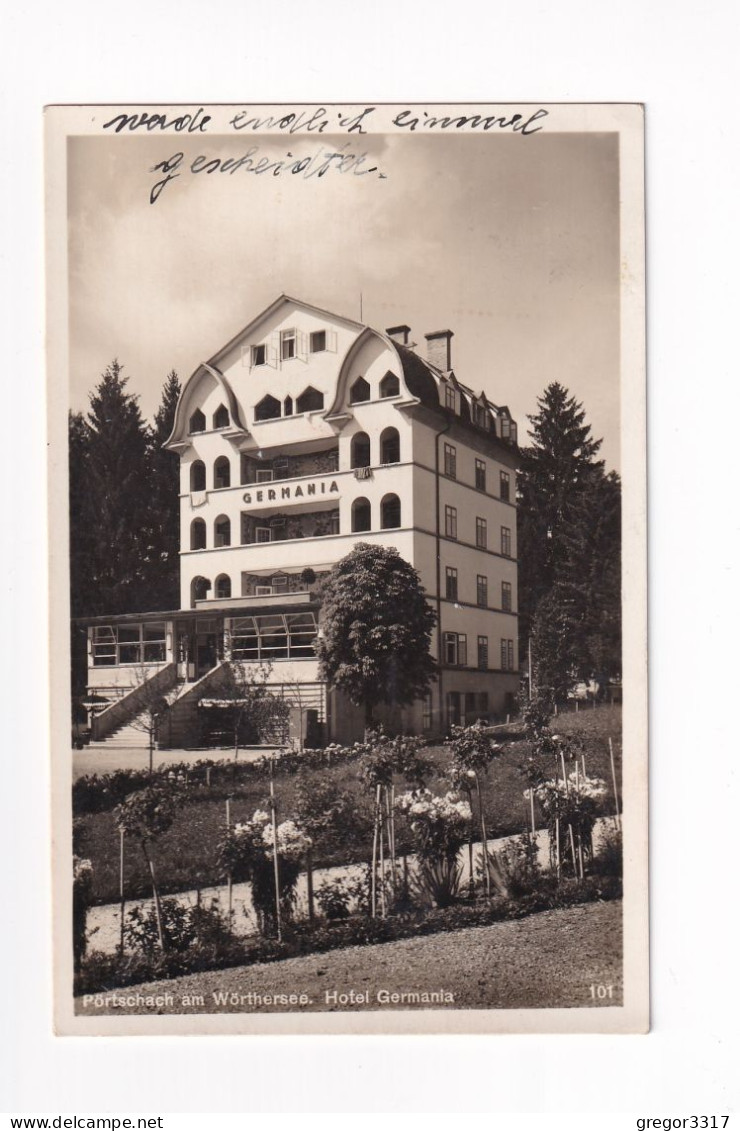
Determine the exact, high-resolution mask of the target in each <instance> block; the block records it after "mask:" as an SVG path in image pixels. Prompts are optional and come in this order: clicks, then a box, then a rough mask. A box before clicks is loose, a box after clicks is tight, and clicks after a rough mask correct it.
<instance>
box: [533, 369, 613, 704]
mask: <svg viewBox="0 0 740 1131" xmlns="http://www.w3.org/2000/svg"><path fill="white" fill-rule="evenodd" d="M537 408H538V411H537V412H536V413H535V414H533V415H532V416H530V417H529V421H530V423H531V425H532V427H531V430H530V433H529V435H530V437H531V439H532V444H531V446H530V447H529V448H525V449H523V450H522V462H521V470H520V474H519V477H518V493H519V516H518V524H519V616H520V620H519V628H520V645H521V649H522V654H523V655H524V654H526V649H527V647H528V645H529V643H530V640H531V643H532V654H533V659H534V666H535V676H536V682H539V684H540V685H542V686H548V687H553V689H554V690H555V693H556V697H557V698H562V697H563V696H564V695H565V694H566V693H567V689H568V686H570V684H571V683H572V680H573V678H574V677H575V676H576V675H577V674H578V675H582V676H590V675H593V674H596V673H597V672H608V673H610V674H611V673H616V672H617V671H618V670H619V650H620V635H619V620H620V527H619V523H620V515H619V503H620V486H619V478H618V477H617V476H615V475H609V476H607V475H605V474H604V464H603V461H602V460H598V459H597V458H596V457H597V455H598V451H599V448H600V447H601V440H595V439H594V438H593V437H592V435H591V428H590V425H589V424H587V423H586V417H585V412H584V409H583V407H582V405H581V404H579V403H578V401H576V399H575V397H572V396H571V395H570V394H569V393H568V391H567V389H564V388H563V387H562V385H559V384H558V383H553V384H551V385H549V386H548V387H547V388H546V389H545V391H544V393H543V395H542V396H541V397H540V398H538V401H537ZM538 669H539V676H538V675H537V672H538Z"/></svg>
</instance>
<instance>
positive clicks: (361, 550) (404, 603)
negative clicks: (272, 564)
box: [316, 542, 436, 725]
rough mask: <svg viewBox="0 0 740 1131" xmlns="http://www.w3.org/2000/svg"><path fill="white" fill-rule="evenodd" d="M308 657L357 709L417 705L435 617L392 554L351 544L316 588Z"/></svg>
mask: <svg viewBox="0 0 740 1131" xmlns="http://www.w3.org/2000/svg"><path fill="white" fill-rule="evenodd" d="M320 598H321V613H320V622H319V627H320V631H319V635H318V638H317V641H316V654H317V656H318V658H319V664H320V670H321V675H322V678H324V679H326V680H328V681H329V683H330V684H331V685H332V686H333V687H336V688H339V689H340V690H341V691H343V692H344V693H345V694H346V695H347V696H348V698H349V699H350V701H351V702H352V703H355V704H357V705H364V707H365V717H366V720H367V722H368V725H369V724H370V723H371V721H372V717H373V711H374V709H375V708H376V707H377V706H378V705H379V704H380V703H386V704H404V703H410V702H412V701H413V700H414V699H417V698H421V697H422V696H423V695H424V694H425V693H426V691H427V689H428V688H429V685H430V682H431V681H432V679H433V678H434V675H435V670H436V666H435V663H434V660H433V659H432V657H431V655H430V646H431V639H432V630H433V628H434V625H435V623H436V615H435V613H434V610H433V609H432V608H431V606H430V605H429V603H428V601H427V599H426V596H425V593H424V588H423V586H422V583H421V580H420V578H419V575H418V573H417V572H416V570H415V569H414V568H413V566H412V565H410V564H409V562H407V561H406V560H405V559H404V558H402V557H401V555H400V554H399V552H398V550H396V549H395V548H394V547H383V546H373V545H370V544H369V543H367V542H358V543H357V544H356V545H355V547H354V549H353V550H352V552H351V553H350V554H348V555H347V557H345V558H343V559H342V561H340V562H338V563H337V565H335V566H334V567H333V569H332V570H331V571H330V572H329V574H328V575H327V577H326V578H325V579H324V581H323V582H322V584H321V587H320Z"/></svg>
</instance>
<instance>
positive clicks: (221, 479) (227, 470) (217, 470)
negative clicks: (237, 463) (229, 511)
mask: <svg viewBox="0 0 740 1131" xmlns="http://www.w3.org/2000/svg"><path fill="white" fill-rule="evenodd" d="M213 486H214V487H230V486H231V463H230V462H229V457H228V456H219V457H218V459H217V460H216V462H215V463H214V465H213Z"/></svg>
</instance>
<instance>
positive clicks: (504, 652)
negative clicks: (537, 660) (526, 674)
mask: <svg viewBox="0 0 740 1131" xmlns="http://www.w3.org/2000/svg"><path fill="white" fill-rule="evenodd" d="M513 670H514V641H513V640H504V639H502V640H501V671H504V672H513Z"/></svg>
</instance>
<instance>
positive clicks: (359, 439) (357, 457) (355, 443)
mask: <svg viewBox="0 0 740 1131" xmlns="http://www.w3.org/2000/svg"><path fill="white" fill-rule="evenodd" d="M369 466H370V437H369V436H368V434H367V432H355V434H354V436H353V437H352V446H351V448H350V467H369Z"/></svg>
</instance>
